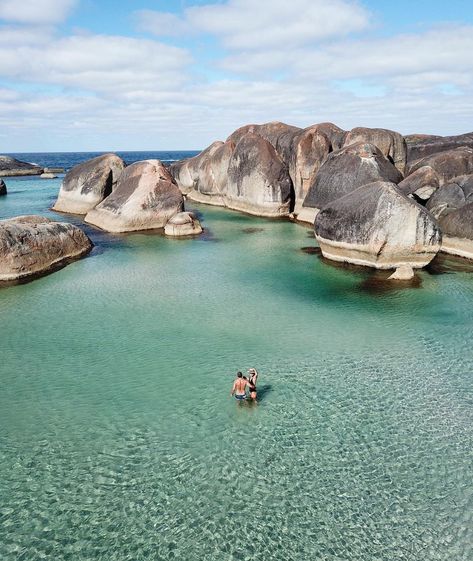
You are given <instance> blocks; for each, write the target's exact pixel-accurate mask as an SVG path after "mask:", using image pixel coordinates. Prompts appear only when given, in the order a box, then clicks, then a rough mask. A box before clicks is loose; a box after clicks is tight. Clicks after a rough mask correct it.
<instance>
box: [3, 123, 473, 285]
mask: <svg viewBox="0 0 473 561" xmlns="http://www.w3.org/2000/svg"><path fill="white" fill-rule="evenodd" d="M0 169H1V170H3V173H11V174H13V173H14V172H15V171H16V172H21V173H23V174H35V175H40V174H41V173H43V174H44V169H43V168H40V167H39V166H35V165H33V164H26V163H24V162H19V161H18V160H14V159H12V158H9V157H5V156H3V157H0ZM46 173H48V172H47V171H46ZM0 194H6V187H5V185H4V183H3V182H2V184H0ZM186 199H189V200H192V201H197V202H200V203H205V204H210V205H216V206H223V207H226V208H229V209H232V210H237V211H241V212H245V213H248V214H253V215H256V216H263V217H267V218H286V219H290V220H296V221H299V222H305V223H308V224H311V225H312V226H313V228H314V235H315V238H316V239H317V241H318V243H319V246H320V249H321V252H322V255H323V256H324V257H325V258H327V259H330V260H333V261H338V262H345V263H352V264H356V265H364V266H368V267H372V268H375V269H394V271H395V272H394V273H393V274H392V275H391V277H390V278H391V279H393V280H406V279H409V278H412V277H413V276H414V270H415V269H418V268H422V267H425V266H426V265H428V263H430V261H431V260H432V259H433V258H434V257H435V255H436V254H437V253H438V252H439V251H443V252H445V253H450V254H453V255H458V256H461V257H466V258H468V259H473V133H468V134H463V135H458V136H456V137H433V136H426V135H410V136H407V137H403V136H402V135H401V134H399V133H398V132H395V131H391V130H387V129H371V128H363V127H357V128H355V129H352V130H351V131H344V130H342V129H341V128H339V127H338V126H336V125H334V124H332V123H319V124H316V125H312V126H310V127H307V128H305V129H300V128H298V127H294V126H291V125H286V124H284V123H279V122H273V123H266V124H263V125H246V126H244V127H241V128H239V129H237V130H236V131H235V132H233V133H232V134H231V135H230V136H229V137H228V138H227V139H226V140H225V141H217V142H214V143H213V144H211V145H210V146H209V147H208V148H206V149H205V150H203V151H202V152H201V153H200V154H198V155H197V156H195V157H192V158H189V159H185V160H181V161H178V162H174V163H173V164H171V165H170V166H169V167H167V166H165V165H164V164H163V163H162V162H160V161H159V160H144V161H140V162H135V163H134V164H131V165H129V166H126V165H125V162H124V161H123V160H122V159H121V158H120V157H119V156H117V155H116V154H104V155H102V156H99V157H96V158H93V159H91V160H88V161H86V162H83V163H81V164H79V165H77V166H75V167H74V168H72V169H71V170H70V171H69V172H68V173H67V174H66V176H65V178H64V180H63V182H62V185H61V188H60V191H59V194H58V197H57V200H56V202H55V204H54V206H53V210H55V211H58V212H62V213H71V214H77V215H82V216H83V220H84V222H86V223H88V224H91V225H93V226H96V227H98V228H100V229H102V230H105V231H108V232H112V233H118V232H132V231H140V230H154V229H156V228H157V229H163V233H165V234H166V235H167V236H192V235H194V236H195V235H199V234H200V233H201V232H202V227H201V225H200V223H199V221H198V220H197V218H196V217H195V216H194V215H193V214H192V213H189V212H186V211H185V200H186ZM33 230H34V231H33ZM78 232H80V233H78ZM81 236H83V238H81ZM79 238H80V241H81V244H80V248H78V249H77V250H75V249H73V248H72V246H71V239H72V240H75V241H77V240H79ZM30 241H31V243H30ZM56 242H58V244H56ZM0 244H1V245H0V250H1V252H2V253H1V255H2V266H5V263H8V264H9V265H8V266H6V268H5V267H4V269H3V270H2V271H3V272H1V274H0V280H7V279H10V278H20V277H26V278H27V277H28V276H33V275H34V276H36V275H38V274H40V273H41V271H47V270H49V269H50V268H51V267H52V266H54V265H55V264H56V263H60V262H62V261H65V260H68V259H70V258H75V257H80V256H82V255H85V254H86V253H87V252H88V251H90V247H91V242H90V240H88V238H87V236H85V234H83V232H82V231H81V230H80V229H79V228H77V227H75V226H72V225H66V224H63V223H54V222H51V221H48V220H47V219H43V220H41V217H26V218H25V217H19V218H18V219H16V222H15V219H13V220H9V221H3V222H0ZM58 248H59V249H58ZM61 248H62V249H61ZM35 252H36V256H37V259H35V258H33V257H32V254H34V253H35ZM15 261H17V263H16V264H15ZM8 267H10V269H8Z"/></svg>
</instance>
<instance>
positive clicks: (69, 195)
mask: <svg viewBox="0 0 473 561" xmlns="http://www.w3.org/2000/svg"><path fill="white" fill-rule="evenodd" d="M124 168H125V164H124V162H123V160H122V159H121V158H119V157H118V156H117V155H116V154H103V155H102V156H98V157H97V158H92V159H91V160H87V161H86V162H83V163H82V164H79V165H77V166H74V167H73V168H72V169H71V170H70V171H69V172H68V173H67V174H66V177H65V178H64V180H63V182H62V186H61V189H60V191H59V195H58V198H57V201H56V203H55V204H54V206H53V210H58V211H60V212H69V213H71V214H86V213H87V212H89V210H91V209H93V208H94V207H95V206H96V205H98V204H99V203H100V202H102V201H103V200H104V198H105V197H107V196H108V195H109V194H110V193H111V192H112V191H113V189H114V187H115V185H116V183H117V181H118V178H119V177H120V175H121V174H122V172H123V169H124Z"/></svg>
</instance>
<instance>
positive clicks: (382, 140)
mask: <svg viewBox="0 0 473 561" xmlns="http://www.w3.org/2000/svg"><path fill="white" fill-rule="evenodd" d="M357 142H364V143H369V144H374V146H376V147H377V148H378V149H379V150H380V151H381V153H382V154H383V156H384V157H385V158H387V159H388V160H389V161H390V162H391V163H392V164H394V166H395V167H396V168H397V169H398V170H399V171H400V172H401V173H402V174H403V175H404V173H405V171H406V162H407V146H406V141H405V140H404V137H403V136H402V135H401V134H399V133H398V132H395V131H391V130H388V129H369V128H366V127H357V128H354V129H352V130H351V131H350V132H349V133H348V134H347V135H346V137H345V141H344V143H343V146H348V145H350V144H355V143H357Z"/></svg>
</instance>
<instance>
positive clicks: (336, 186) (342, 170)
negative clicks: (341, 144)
mask: <svg viewBox="0 0 473 561" xmlns="http://www.w3.org/2000/svg"><path fill="white" fill-rule="evenodd" d="M401 179H402V175H401V172H400V171H399V170H398V169H396V168H395V167H394V165H393V164H392V163H391V162H389V161H388V160H387V159H386V158H385V157H384V156H383V155H382V153H381V151H380V150H379V148H377V147H376V146H374V145H373V144H369V143H365V142H358V143H356V144H350V145H348V146H346V147H345V148H342V149H341V150H339V151H338V152H332V153H331V154H329V156H328V158H327V159H326V160H325V162H324V163H323V164H322V166H321V167H320V169H319V172H318V173H317V175H316V176H315V180H314V182H313V183H312V185H311V186H310V188H309V190H308V192H307V195H306V198H305V200H304V203H303V206H304V207H310V208H317V209H320V208H322V207H324V206H325V205H326V204H329V203H331V202H332V201H334V200H336V199H338V198H339V197H343V196H344V195H346V194H347V193H350V192H351V191H354V190H355V189H358V187H361V186H362V185H366V184H367V183H372V182H373V181H379V180H383V181H391V182H393V183H398V182H399V181H400V180H401Z"/></svg>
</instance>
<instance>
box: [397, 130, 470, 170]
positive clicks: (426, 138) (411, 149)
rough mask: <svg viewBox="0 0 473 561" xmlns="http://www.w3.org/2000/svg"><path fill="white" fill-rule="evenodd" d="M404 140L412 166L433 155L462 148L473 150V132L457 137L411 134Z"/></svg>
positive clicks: (408, 159)
mask: <svg viewBox="0 0 473 561" xmlns="http://www.w3.org/2000/svg"><path fill="white" fill-rule="evenodd" d="M404 138H405V140H406V143H407V161H408V163H409V165H410V166H412V165H413V164H414V163H416V162H417V161H418V160H421V159H422V158H426V157H427V156H432V154H438V153H439V152H446V151H448V150H454V149H455V148H460V147H462V146H466V147H470V148H473V132H468V133H465V134H459V135H456V136H434V135H428V134H410V135H407V136H405V137H404Z"/></svg>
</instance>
